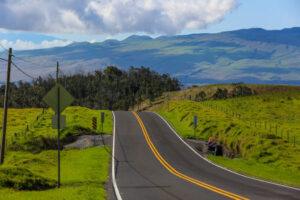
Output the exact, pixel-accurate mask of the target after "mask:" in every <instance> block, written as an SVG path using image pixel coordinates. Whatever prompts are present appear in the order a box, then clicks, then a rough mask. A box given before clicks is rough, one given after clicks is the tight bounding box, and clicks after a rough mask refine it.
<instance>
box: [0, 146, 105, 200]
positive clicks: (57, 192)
mask: <svg viewBox="0 0 300 200" xmlns="http://www.w3.org/2000/svg"><path fill="white" fill-rule="evenodd" d="M61 156H62V157H61V181H62V182H61V183H62V186H61V188H60V189H56V188H55V189H49V190H44V191H17V190H13V189H7V188H3V189H0V199H3V200H16V199H18V200H39V199H45V200H47V199H49V200H50V199H51V200H53V199H65V200H68V199H70V200H75V199H78V200H81V199H99V200H103V199H105V198H106V192H105V188H104V186H105V182H106V181H107V179H108V167H109V155H108V154H107V152H106V151H105V150H104V148H100V147H94V148H89V149H85V150H68V151H62V154H61ZM56 157H57V151H43V152H42V153H39V154H31V153H27V152H9V154H8V156H7V160H6V163H5V165H4V166H1V167H0V170H1V168H4V167H13V166H19V167H21V166H22V167H24V168H26V169H29V170H30V171H32V172H34V173H35V174H38V175H40V176H43V177H45V178H49V179H53V180H56V177H57V162H56Z"/></svg>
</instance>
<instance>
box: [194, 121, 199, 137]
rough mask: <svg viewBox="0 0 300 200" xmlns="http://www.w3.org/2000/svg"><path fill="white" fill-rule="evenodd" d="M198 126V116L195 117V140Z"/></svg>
mask: <svg viewBox="0 0 300 200" xmlns="http://www.w3.org/2000/svg"><path fill="white" fill-rule="evenodd" d="M197 126H198V116H194V138H195V139H196V128H197Z"/></svg>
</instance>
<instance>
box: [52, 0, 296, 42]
mask: <svg viewBox="0 0 300 200" xmlns="http://www.w3.org/2000/svg"><path fill="white" fill-rule="evenodd" d="M237 2H238V5H237V7H236V8H235V9H233V10H232V11H231V12H230V13H228V14H227V15H226V16H225V18H224V19H223V20H222V21H221V22H216V23H213V24H210V25H208V26H207V27H206V28H202V29H198V30H184V31H183V32H182V33H181V34H192V33H217V32H222V31H230V30H237V29H244V28H257V27H258V28H264V29H283V28H290V27H300V1H299V0H239V1H237ZM132 34H145V33H126V34H118V35H115V36H111V35H77V34H67V35H65V34H55V36H56V37H59V38H65V39H71V40H74V41H93V40H96V41H102V40H105V39H107V38H114V39H119V40H122V39H124V38H126V37H128V36H130V35H132ZM150 35H151V34H150ZM151 36H153V37H156V36H159V35H158V34H154V35H153V34H152V35H151Z"/></svg>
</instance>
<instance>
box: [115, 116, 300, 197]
mask: <svg viewBox="0 0 300 200" xmlns="http://www.w3.org/2000/svg"><path fill="white" fill-rule="evenodd" d="M114 114H115V155H114V156H115V160H116V162H115V179H116V183H117V187H118V190H119V192H120V195H121V197H122V199H123V200H135V199H136V200H148V199H149V200H160V199H161V200H168V199H178V200H179V199H182V200H190V199H272V200H274V199H298V200H299V199H300V190H294V189H291V188H286V187H281V186H277V185H273V184H269V183H265V182H260V181H256V180H253V179H248V178H245V177H242V176H239V175H237V174H234V173H231V172H228V171H226V170H223V169H221V168H219V167H216V166H214V165H213V164H211V163H209V162H207V161H206V160H204V159H202V158H201V157H199V156H198V155H197V154H195V153H194V152H193V151H192V150H191V149H190V148H189V147H187V146H186V145H185V144H184V143H183V142H182V141H181V140H180V139H179V138H178V137H177V136H176V134H174V132H172V130H171V129H170V127H169V126H168V125H167V124H166V123H165V122H164V121H163V120H162V119H161V118H160V117H159V116H157V115H156V114H154V113H149V112H142V113H138V114H135V113H131V112H123V111H120V112H115V113H114Z"/></svg>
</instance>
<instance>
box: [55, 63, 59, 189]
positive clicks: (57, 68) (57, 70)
mask: <svg viewBox="0 0 300 200" xmlns="http://www.w3.org/2000/svg"><path fill="white" fill-rule="evenodd" d="M58 73H59V63H58V62H57V65H56V83H57V84H58V83H59V81H58ZM56 114H57V169H58V171H57V187H58V188H60V87H57V111H56Z"/></svg>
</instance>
